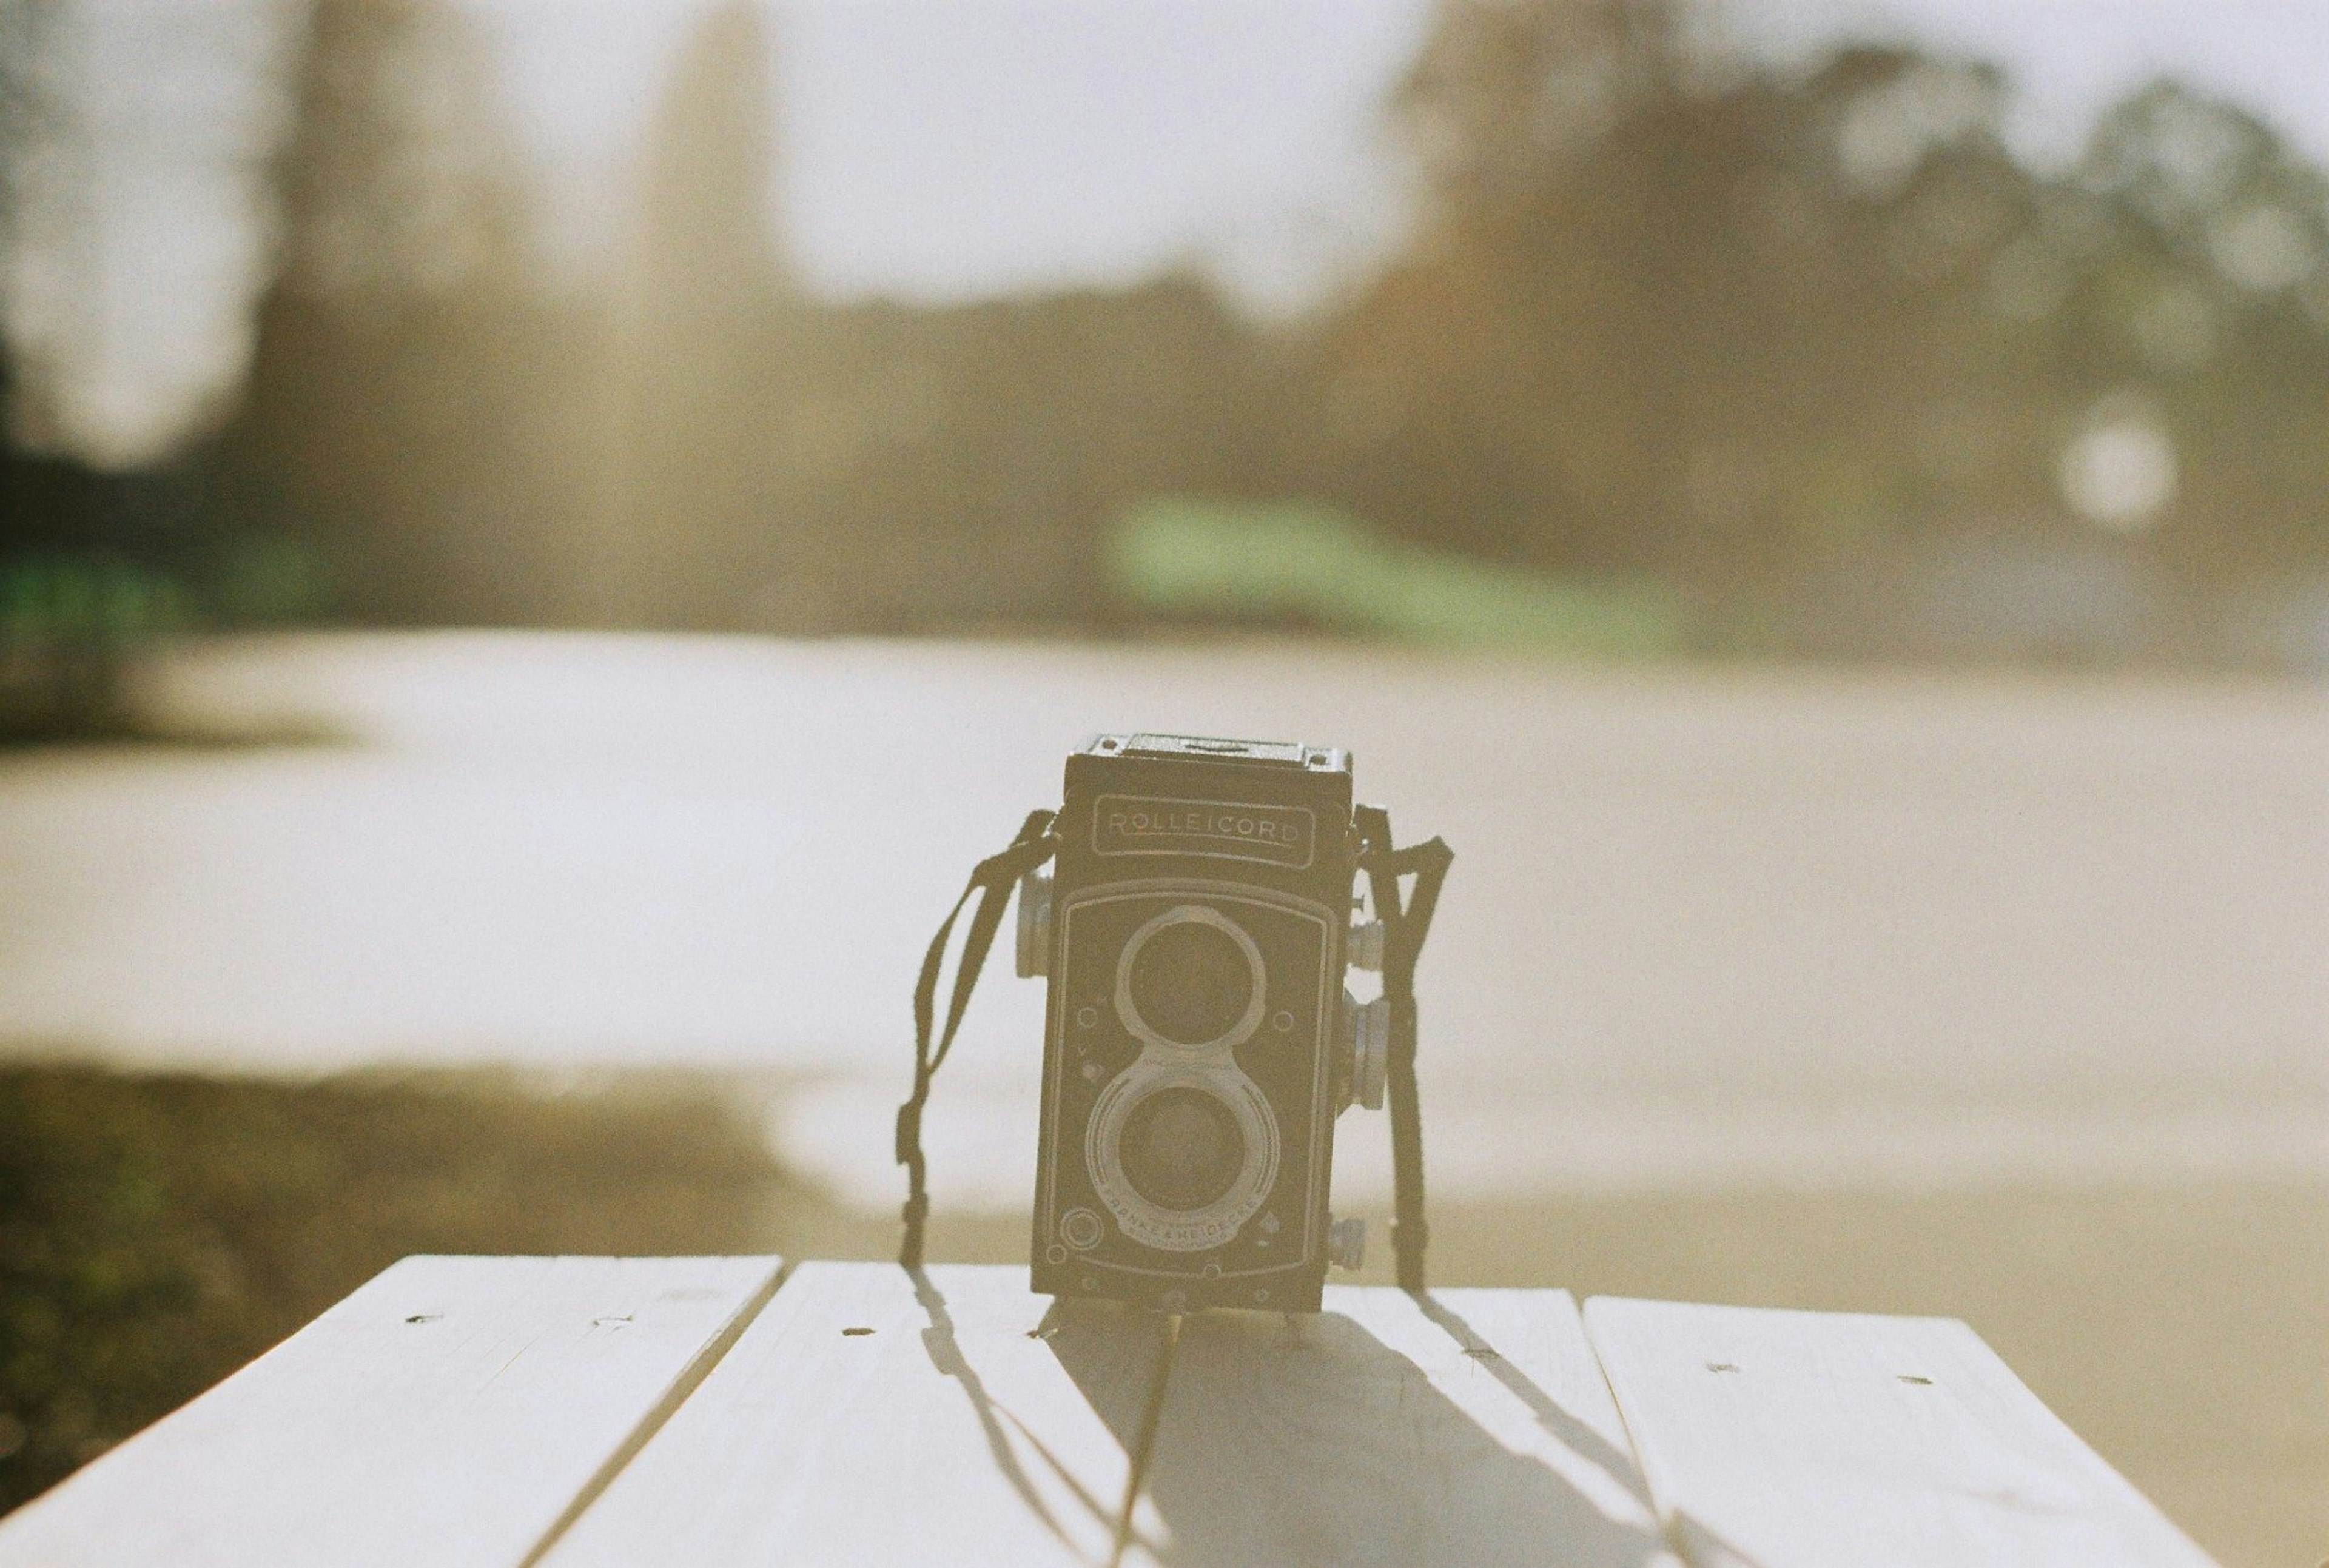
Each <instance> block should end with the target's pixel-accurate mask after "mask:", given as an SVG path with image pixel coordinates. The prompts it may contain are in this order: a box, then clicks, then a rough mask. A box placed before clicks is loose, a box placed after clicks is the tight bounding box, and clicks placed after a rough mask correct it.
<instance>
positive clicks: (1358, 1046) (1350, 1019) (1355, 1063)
mask: <svg viewBox="0 0 2329 1568" xmlns="http://www.w3.org/2000/svg"><path fill="white" fill-rule="evenodd" d="M1342 1046H1343V1066H1342V1076H1343V1089H1344V1093H1343V1103H1344V1105H1345V1106H1349V1105H1354V1104H1355V1105H1359V1106H1362V1107H1363V1108H1364V1109H1366V1110H1369V1111H1380V1110H1381V1109H1382V1104H1383V1084H1384V1083H1385V1082H1386V1081H1387V1080H1388V1079H1389V1077H1390V1076H1391V1003H1390V1002H1389V1001H1388V1000H1385V999H1384V998H1382V997H1377V998H1375V1000H1372V1001H1364V1002H1363V1001H1361V1000H1358V998H1356V997H1354V996H1353V995H1352V994H1351V993H1350V992H1349V991H1344V993H1343V1038H1342Z"/></svg>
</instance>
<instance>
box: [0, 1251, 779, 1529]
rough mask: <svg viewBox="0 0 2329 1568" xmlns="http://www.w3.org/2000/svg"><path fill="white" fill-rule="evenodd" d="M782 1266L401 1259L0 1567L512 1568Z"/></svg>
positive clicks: (45, 1525)
mask: <svg viewBox="0 0 2329 1568" xmlns="http://www.w3.org/2000/svg"><path fill="white" fill-rule="evenodd" d="M777 1271H778V1263H777V1260H775V1259H773V1258H575V1257H569V1258H484V1257H476V1258H455V1257H415V1258H407V1259H405V1260H404V1261H403V1262H401V1263H397V1264H395V1265H394V1266H393V1267H391V1268H390V1269H388V1270H387V1271H385V1272H382V1273H381V1274H380V1275H379V1276H377V1277H376V1278H374V1279H373V1280H372V1282H369V1283H368V1284H366V1285H364V1286H363V1288H362V1289H360V1290H358V1291H356V1292H355V1293H354V1295H352V1296H350V1297H349V1298H348V1299H347V1300H344V1301H342V1302H340V1303H339V1304H338V1305H337V1306H335V1307H334V1308H332V1309H331V1310H329V1311H327V1312H325V1314H324V1315H323V1316H322V1317H320V1318H318V1319H316V1321H314V1322H313V1323H310V1324H309V1325H308V1326H307V1327H306V1328H305V1329H301V1330H300V1331H299V1332H298V1333H297V1334H295V1335H293V1336H292V1337H291V1338H288V1339H287V1340H285V1341H284V1342H283V1343H282V1344H281V1345H278V1346H277V1347H275V1348H274V1349H273V1350H270V1351H269V1352H268V1353H267V1354H266V1355H264V1356H262V1357H259V1359H258V1360H257V1361H254V1362H253V1363H251V1364H250V1366H246V1367H244V1368H243V1369H242V1370H241V1371H240V1372H238V1373H236V1374H235V1375H234V1376H231V1377H230V1378H228V1379H227V1380H226V1381H225V1382H223V1383H222V1384H220V1385H218V1386H217V1387H215V1388H213V1389H212V1390H211V1391H210V1392H209V1393H207V1394H203V1395H202V1396H201V1397H200V1398H198V1399H196V1400H195V1401H193V1403H192V1404H188V1405H186V1406H185V1407H184V1408H183V1409H181V1410H179V1411H177V1412H175V1413H173V1414H171V1415H169V1416H166V1417H165V1418H164V1419H163V1420H162V1421H160V1422H156V1424H155V1425H154V1426H152V1427H150V1428H148V1429H147V1430H146V1432H142V1433H140V1434H139V1435H138V1436H137V1437H134V1438H132V1439H130V1440H129V1441H127V1442H125V1443H123V1444H122V1445H121V1446H119V1447H118V1448H116V1449H115V1450H113V1451H111V1452H110V1453H108V1454H107V1455H105V1456H104V1457H103V1458H101V1459H99V1460H96V1461H95V1462H94V1463H92V1464H90V1465H89V1466H87V1467H86V1468H84V1469H81V1470H80V1471H79V1472H78V1473H76V1474H75V1475H73V1476H72V1477H71V1478H70V1479H67V1480H66V1481H64V1482H63V1483H62V1484H61V1485H60V1486H59V1487H57V1488H55V1489H54V1490H52V1491H51V1492H49V1493H48V1494H47V1495H46V1496H44V1497H42V1498H38V1499H35V1500H34V1501H33V1503H31V1504H29V1505H27V1506H26V1507H24V1508H22V1509H20V1510H18V1511H17V1512H16V1513H15V1514H14V1515H13V1516H10V1517H9V1518H8V1519H7V1520H5V1522H0V1568H75V1565H79V1564H90V1565H95V1564H104V1565H106V1568H207V1565H212V1564H215V1565H218V1568H250V1565H253V1564H262V1563H297V1564H300V1565H301V1568H372V1565H378V1568H410V1565H412V1564H416V1563H427V1564H429V1568H518V1565H519V1564H521V1563H525V1562H526V1561H527V1560H528V1558H529V1557H530V1556H531V1555H532V1554H533V1552H534V1551H535V1549H536V1548H537V1547H538V1546H539V1545H541V1543H542V1541H543V1540H544V1539H545V1537H547V1536H548V1535H551V1534H552V1532H553V1531H555V1530H556V1529H557V1527H558V1526H560V1525H561V1522H562V1521H563V1518H564V1516H566V1515H567V1513H568V1511H569V1510H570V1508H572V1507H574V1506H575V1505H576V1504H577V1502H578V1499H580V1498H585V1497H587V1496H588V1495H589V1493H590V1492H591V1490H592V1489H593V1488H595V1487H597V1486H598V1485H599V1484H600V1483H601V1482H602V1481H603V1479H604V1478H605V1477H606V1475H608V1473H611V1470H612V1469H614V1468H615V1467H617V1466H618V1465H619V1464H620V1462H621V1460H623V1459H624V1458H625V1457H627V1451H628V1449H629V1448H630V1447H631V1445H633V1444H634V1443H635V1442H636V1441H639V1440H640V1439H641V1438H642V1437H643V1436H644V1434H645V1432H646V1430H647V1429H649V1428H651V1427H652V1425H653V1424H654V1422H655V1421H656V1420H658V1419H660V1418H661V1417H662V1416H663V1415H665V1413H668V1410H669V1408H670V1407H671V1406H672V1405H673V1404H674V1403H675V1402H676V1401H677V1400H678V1399H680V1398H681V1397H683V1396H684V1394H685V1391H686V1389H687V1387H688V1386H689V1385H690V1384H691V1382H692V1380H693V1377H695V1376H700V1375H701V1373H702V1371H703V1370H704V1368H705V1367H706V1366H708V1365H709V1363H710V1361H711V1360H712V1359H713V1358H714V1357H716V1356H717V1354H718V1351H719V1348H720V1347H721V1339H722V1336H723V1334H724V1333H725V1332H726V1331H728V1330H729V1329H730V1328H731V1325H734V1324H737V1323H738V1322H740V1320H741V1319H743V1318H744V1317H745V1316H746V1315H748V1314H749V1313H750V1311H751V1310H752V1309H753V1308H754V1307H755V1306H757V1305H758V1303H759V1302H760V1301H761V1300H765V1299H766V1296H767V1292H768V1290H770V1289H772V1288H773V1286H774V1284H775V1282H776V1279H777Z"/></svg>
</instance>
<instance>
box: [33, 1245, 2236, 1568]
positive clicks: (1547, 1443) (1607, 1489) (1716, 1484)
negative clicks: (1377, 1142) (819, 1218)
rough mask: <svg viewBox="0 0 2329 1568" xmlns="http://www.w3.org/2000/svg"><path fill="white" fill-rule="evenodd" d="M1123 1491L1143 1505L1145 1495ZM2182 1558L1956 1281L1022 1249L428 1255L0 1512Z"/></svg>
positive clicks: (1862, 1567)
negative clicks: (1223, 1300)
mask: <svg viewBox="0 0 2329 1568" xmlns="http://www.w3.org/2000/svg"><path fill="white" fill-rule="evenodd" d="M1128 1494H1129V1495H1130V1496H1131V1498H1133V1501H1134V1506H1133V1507H1132V1508H1131V1510H1130V1512H1129V1515H1128V1516H1127V1514H1126V1513H1125V1510H1124V1505H1125V1502H1126V1499H1127V1495H1128ZM1119 1552H1120V1553H1121V1555H1122V1557H1123V1560H1124V1561H1126V1562H1128V1563H1148V1564H1187V1565H1191V1568H1247V1565H1257V1568H1262V1565H1271V1564H1297V1563H1298V1564H1382V1565H1385V1568H1391V1565H1399V1568H1422V1565H1426V1564H1443V1563H1444V1564H1451V1565H1452V1564H1462V1565H1465V1568H1476V1565H1486V1564H1501V1563H1515V1564H1517V1563H1542V1564H1547V1565H1549V1568H1551V1565H1557V1568H1684V1565H1687V1568H1746V1565H1752V1568H1876V1565H1882V1568H1928V1565H1930V1568H1939V1565H1943V1564H1947V1565H1952V1568H1957V1565H1964V1568H1972V1565H1980V1568H1989V1565H1992V1564H2012V1565H2013V1568H2096V1565H2098V1564H2111V1565H2113V1568H2193V1565H2201V1564H2205V1563H2207V1562H2208V1559H2207V1558H2206V1557H2205V1556H2204V1555H2203V1554H2202V1553H2201V1552H2200V1551H2199V1550H2198V1548H2196V1547H2194V1546H2193V1545H2192V1544H2191V1543H2190V1542H2189V1541H2187V1540H2186V1539H2185V1538H2184V1537H2183V1535H2180V1534H2179V1533H2178V1532H2177V1531H2176V1530H2175V1529H2174V1527H2173V1526H2171V1525H2169V1524H2168V1523H2167V1521H2166V1520H2165V1519H2164V1517H2162V1516H2160V1514H2159V1513H2158V1512H2157V1511H2156V1510H2155V1509H2154V1508H2153V1507H2151V1506H2150V1504H2148V1503H2147V1502H2145V1500H2144V1499H2143V1498H2141V1497H2140V1496H2139V1495H2137V1494H2136V1491H2135V1489H2134V1488H2131V1487H2130V1486H2128V1485H2127V1483H2126V1481H2124V1480H2122V1479H2120V1478H2119V1477H2118V1475H2117V1473H2116V1472H2114V1471H2113V1470H2112V1469H2110V1468H2109V1467H2108V1466H2107V1465H2106V1464H2105V1463H2104V1462H2103V1461H2102V1460H2100V1459H2098V1458H2097V1457H2096V1456H2095V1454H2094V1453H2093V1452H2092V1451H2090V1450H2089V1449H2088V1448H2087V1447H2086V1445H2085V1444H2084V1443H2082V1442H2080V1441H2079V1440H2078V1438H2077V1437H2076V1436H2075V1435H2073V1434H2072V1433H2071V1432H2070V1429H2069V1428H2067V1427H2066V1426H2064V1425H2063V1424H2062V1423H2061V1422H2060V1421H2058V1420H2056V1419H2055V1417H2054V1416H2053V1415H2052V1413H2050V1412H2049V1411H2048V1410H2047V1409H2046V1408H2045V1407H2044V1406H2043V1405H2042V1404H2040V1403H2039V1402H2038V1400H2037V1399H2036V1397H2035V1396H2033V1395H2032V1394H2031V1393H2030V1392H2029V1390H2028V1389H2026V1388H2024V1387H2023V1385H2022V1384H2021V1382H2020V1381H2019V1380H2018V1379H2017V1378H2015V1376H2013V1373H2012V1372H2011V1371H2010V1370H2008V1369H2007V1367H2006V1366H2005V1365H2004V1362H2002V1361H2000V1360H1999V1359H1998V1358H1997V1357H1996V1356H1995V1355H1994V1354H1993V1353H1992V1352H1991V1351H1990V1350H1989V1348H1988V1347H1986V1346H1985V1345H1984V1344H1983V1343H1982V1342H1981V1340H1980V1339H1979V1338H1976V1337H1975V1335H1974V1333H1973V1332H1972V1330H1970V1329H1967V1328H1966V1326H1965V1325H1964V1324H1962V1323H1957V1322H1953V1321H1948V1320H1946V1319H1928V1318H1874V1317H1856V1316H1849V1315H1843V1314H1834V1313H1813V1312H1785V1311H1770V1310H1757V1309H1748V1308H1737V1307H1704V1306H1690V1305H1683V1304H1679V1303H1674V1302H1663V1301H1632V1300H1611V1299H1606V1298H1605V1299H1598V1300H1592V1301H1589V1302H1587V1303H1586V1305H1585V1309H1584V1310H1583V1311H1582V1312H1581V1313H1580V1312H1579V1310H1578V1309H1577V1306H1576V1305H1575V1303H1574V1302H1573V1301H1571V1300H1570V1297H1569V1295H1568V1294H1567V1293H1566V1292H1564V1291H1469V1290H1447V1291H1433V1292H1431V1293H1430V1294H1429V1296H1425V1297H1420V1298H1418V1297H1410V1296H1409V1295H1407V1294H1405V1293H1404V1292H1401V1291H1392V1290H1362V1289H1357V1288H1333V1289H1329V1290H1328V1291H1327V1293H1326V1310H1325V1312H1324V1313H1323V1314H1321V1315H1320V1316H1318V1317H1316V1318H1315V1319H1305V1318H1286V1317H1281V1316H1278V1315H1276V1314H1262V1313H1222V1314H1209V1315H1200V1316H1195V1317H1191V1318H1189V1319H1185V1320H1184V1321H1183V1323H1182V1325H1181V1326H1180V1329H1179V1332H1178V1335H1177V1338H1175V1337H1174V1336H1173V1335H1172V1334H1171V1333H1170V1331H1169V1325H1168V1323H1167V1321H1166V1320H1165V1319H1159V1318H1156V1317H1154V1316H1151V1315H1148V1314H1145V1313H1139V1312H1134V1311H1130V1310H1118V1309H1116V1308H1114V1307H1111V1306H1108V1305H1105V1304H1098V1303H1086V1304H1082V1305H1080V1306H1079V1307H1077V1308H1075V1309H1074V1310H1069V1309H1064V1308H1054V1307H1053V1306H1052V1305H1051V1302H1050V1301H1049V1300H1047V1299H1046V1298H1042V1297H1038V1296H1033V1295H1031V1294H1030V1293H1029V1292H1028V1291H1027V1288H1026V1282H1025V1273H1024V1271H1023V1270H1019V1269H1005V1268H968V1267H945V1266H941V1267H937V1268H933V1269H931V1270H929V1272H928V1273H927V1274H926V1275H924V1276H922V1277H920V1278H919V1279H917V1278H915V1277H911V1276H909V1275H908V1274H906V1273H905V1272H902V1271H900V1270H899V1269H897V1268H894V1267H891V1266H890V1265H887V1264H872V1263H806V1264H803V1265H800V1266H798V1267H797V1268H794V1269H792V1270H790V1271H789V1272H787V1271H786V1270H785V1269H784V1268H783V1266H782V1265H781V1264H780V1263H778V1260H776V1259H774V1258H449V1257H423V1258H408V1259H406V1260H405V1261H404V1262H403V1263H399V1264H397V1265H396V1266H395V1267H393V1268H391V1269H390V1270H388V1271H387V1272H385V1273H383V1274H382V1275H381V1276H380V1277H379V1278H377V1279H375V1280H373V1281H372V1282H371V1283H369V1284H367V1285H365V1286H364V1287H363V1289H362V1290H360V1291H357V1292H356V1293H355V1294H354V1295H353V1296H351V1297H349V1298H348V1299H347V1300H344V1301H343V1302H341V1303H340V1304H339V1305H338V1306H336V1307H335V1308H333V1309H332V1310H330V1311H328V1312H326V1313H325V1314H324V1315H323V1316H322V1317H321V1318H319V1319H316V1321H315V1322H314V1323H312V1324H310V1325H308V1326H307V1327H306V1329H302V1330H301V1331H300V1332H299V1333H297V1334H296V1335H294V1336H293V1337H292V1338H289V1339H288V1340H287V1341H285V1342H284V1343H283V1344H282V1345H280V1346H278V1347H277V1348H276V1349H274V1350H272V1351H270V1352H269V1353H268V1354H267V1355H265V1356H263V1357H260V1358H259V1360H258V1361H256V1362H254V1363H252V1364H251V1365H250V1366H248V1367H246V1368H244V1369H243V1370H242V1371H241V1372H239V1373H237V1374H236V1375H235V1376H232V1377H230V1378H228V1379H227V1380H226V1381H225V1382H224V1383H222V1384H221V1385H219V1386H218V1387H216V1388H214V1389H212V1391H211V1392H210V1393H208V1394H203V1396H202V1397H201V1398H199V1399H197V1400H195V1401H194V1402H193V1404H189V1405H187V1406H186V1407H185V1408H184V1409H183V1410H181V1411H179V1412H177V1413H175V1414H174V1415H171V1416H169V1417H167V1418H165V1420H163V1421H161V1422H157V1423H156V1425H155V1426H153V1427H152V1428H151V1429H149V1430H148V1431H146V1432H144V1433H142V1434H141V1435H139V1436H137V1437H136V1438H133V1439H131V1440H130V1441H127V1442H126V1443H123V1444H122V1445H121V1446H119V1447H118V1448H116V1449H115V1450H113V1451H111V1452H109V1453H108V1454H107V1455H105V1456H104V1457H103V1458H101V1459H99V1460H97V1461H95V1462H94V1463H92V1464H90V1466H88V1467H87V1468H86V1469H82V1470H81V1471H80V1472H79V1473H78V1474H76V1475H75V1476H73V1477H72V1478H71V1479H68V1480H67V1481H65V1482H64V1483H63V1484H62V1485H61V1486H59V1487H58V1488H56V1489H55V1490H53V1491H52V1492H50V1493H49V1494H48V1495H47V1496H46V1497H43V1498H39V1499H36V1500H35V1501H33V1503H31V1504H29V1505H27V1506H26V1507H24V1508H22V1509H20V1510H18V1511H17V1512H16V1513H15V1514H14V1515H13V1516H9V1517H8V1518H7V1519H5V1521H0V1568H77V1565H80V1564H99V1563H102V1564H107V1565H108V1568H164V1565H165V1564H166V1565H169V1568H203V1565H207V1564H221V1565H225V1564H233V1565H237V1568H250V1565H259V1564H271V1563H285V1564H300V1565H303V1568H305V1565H314V1568H343V1565H355V1564H381V1565H383V1568H385V1565H388V1564H396V1565H399V1568H403V1565H417V1564H427V1565H429V1568H527V1565H532V1564H542V1565H544V1568H614V1565H617V1564H626V1565H627V1564H688V1565H693V1568H742V1565H744V1564H748V1563H749V1564H756V1565H757V1564H769V1563H803V1564H817V1565H819V1568H825V1565H847V1564H868V1565H872V1564H881V1565H883V1568H890V1565H910V1564H915V1563H947V1564H966V1563H993V1564H997V1565H1001V1564H1011V1565H1014V1568H1017V1565H1022V1564H1025V1565H1037V1564H1047V1563H1080V1564H1101V1563H1108V1562H1109V1561H1110V1559H1111V1558H1112V1557H1113V1556H1116V1555H1117V1554H1119Z"/></svg>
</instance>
